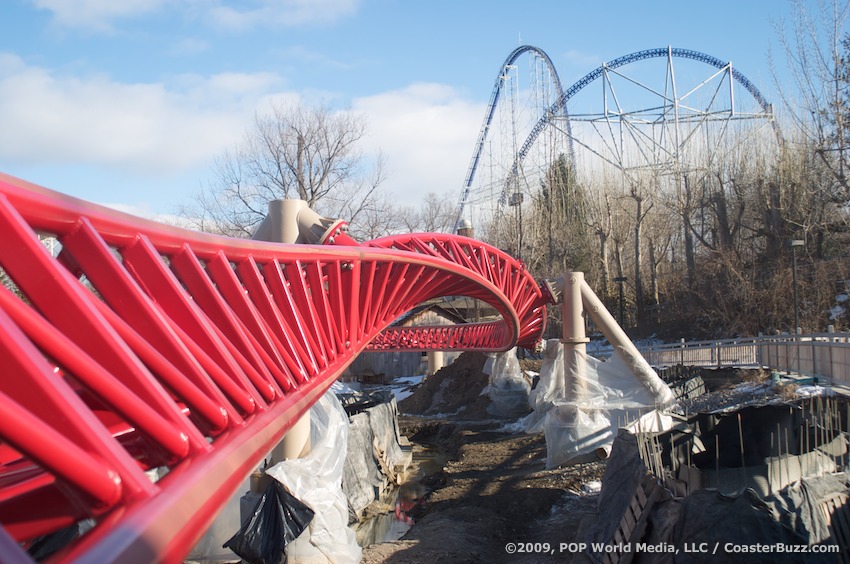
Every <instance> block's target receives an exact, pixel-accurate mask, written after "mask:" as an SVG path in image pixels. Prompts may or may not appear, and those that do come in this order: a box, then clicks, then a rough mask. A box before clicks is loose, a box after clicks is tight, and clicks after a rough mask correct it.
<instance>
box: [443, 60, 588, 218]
mask: <svg viewBox="0 0 850 564" xmlns="http://www.w3.org/2000/svg"><path fill="white" fill-rule="evenodd" d="M527 52H532V53H534V54H536V55H537V56H539V57H540V58H541V59H543V61H544V62H545V63H546V66H547V67H549V73H550V74H551V76H552V81H553V82H554V84H555V91H556V94H557V96H558V100H560V99H561V98H563V96H564V89H563V87H562V86H561V79H560V77H559V76H558V71H557V70H556V69H555V65H554V64H553V63H552V59H550V58H549V55H547V54H546V52H545V51H543V50H542V49H540V48H538V47H535V46H533V45H520V46H519V47H517V48H516V49H514V50H513V51H511V54H510V55H508V57H507V59H505V62H504V63H502V66H501V67H499V73H498V74H497V75H496V81H495V84H494V85H493V93H492V94H491V95H490V103H489V104H488V105H487V111H486V112H484V123H483V124H482V125H481V131H480V132H479V133H478V140H477V141H476V142H475V150H474V151H473V153H472V161H471V162H470V164H469V169H468V170H467V172H466V179H465V180H464V182H463V193H462V195H461V199H460V211H459V212H458V216H457V221H456V222H455V229H457V227H458V226H459V225H460V221H461V219H462V218H463V212H464V207H465V204H466V201H467V199H468V198H469V190H470V187H471V186H472V181H473V180H474V178H475V171H476V170H477V169H478V163H479V161H480V160H481V153H482V152H483V150H484V144H485V143H486V141H487V135H488V134H489V132H490V124H491V123H492V121H493V115H494V114H495V113H496V105H497V104H498V103H499V98H500V97H501V94H502V85H503V84H504V81H503V80H502V77H503V76H504V74H505V71H506V68H507V67H509V66H510V65H513V64H514V62H516V60H517V59H518V58H519V57H520V56H521V55H523V54H524V53H527ZM553 107H554V106H553ZM561 107H562V108H563V115H565V116H566V105H562V106H561ZM548 111H549V112H551V111H552V110H551V108H550V109H549V110H548ZM544 117H545V116H544ZM567 127H569V122H568V125H567ZM539 134H540V132H538V135H539ZM570 152H572V146H571V147H570Z"/></svg>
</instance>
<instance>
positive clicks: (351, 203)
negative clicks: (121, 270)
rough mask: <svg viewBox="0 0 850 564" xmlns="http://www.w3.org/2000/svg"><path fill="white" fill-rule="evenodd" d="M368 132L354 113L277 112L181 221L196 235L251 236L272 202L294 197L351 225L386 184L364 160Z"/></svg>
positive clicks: (264, 118) (378, 167) (225, 160)
mask: <svg viewBox="0 0 850 564" xmlns="http://www.w3.org/2000/svg"><path fill="white" fill-rule="evenodd" d="M365 132H366V124H365V121H364V120H363V118H362V117H361V116H359V115H358V114H355V113H353V112H351V111H334V110H332V109H330V108H329V107H327V106H324V105H322V106H315V107H308V106H305V105H302V104H291V105H275V106H273V107H272V110H271V112H270V113H269V114H262V115H261V114H257V115H256V116H255V117H254V123H253V124H252V127H251V128H250V129H249V130H248V131H247V132H246V134H245V136H244V138H243V139H242V141H241V142H240V143H238V144H236V146H235V147H234V148H232V149H231V150H228V151H226V152H225V153H224V154H223V155H221V156H220V157H219V158H218V159H216V161H215V163H214V176H215V178H214V180H213V181H212V182H211V183H210V185H209V186H207V187H206V188H205V189H202V190H201V191H200V192H199V193H198V194H197V195H196V196H195V198H194V201H193V202H192V203H191V204H188V205H186V206H183V207H182V208H181V209H179V210H178V214H179V215H181V216H183V217H185V218H186V219H187V220H188V221H189V223H190V225H191V226H192V227H195V228H197V229H202V230H205V231H215V232H219V233H224V234H228V235H233V236H250V235H251V234H252V233H253V231H254V229H255V228H256V226H257V225H259V223H260V222H261V221H262V219H263V218H264V217H265V215H266V212H267V209H268V202H269V201H271V200H275V199H282V198H299V199H302V200H305V201H307V202H308V203H309V204H310V206H311V207H313V208H314V209H316V210H317V211H319V212H320V213H322V214H324V215H328V216H332V217H345V218H347V219H348V220H349V221H350V222H352V224H354V223H355V222H356V221H357V219H358V216H359V215H360V214H361V213H362V214H364V217H365V215H368V213H367V212H368V211H369V210H372V211H374V209H373V208H374V207H375V206H376V205H379V204H378V203H377V201H376V200H377V196H378V187H379V186H380V185H381V183H382V182H383V179H384V178H383V159H382V157H381V156H380V155H377V156H376V157H374V158H371V159H367V158H366V157H365V156H364V155H363V154H362V153H361V152H360V150H359V142H360V141H361V139H362V138H363V136H364V135H365ZM374 215H375V214H374V213H373V214H372V216H374Z"/></svg>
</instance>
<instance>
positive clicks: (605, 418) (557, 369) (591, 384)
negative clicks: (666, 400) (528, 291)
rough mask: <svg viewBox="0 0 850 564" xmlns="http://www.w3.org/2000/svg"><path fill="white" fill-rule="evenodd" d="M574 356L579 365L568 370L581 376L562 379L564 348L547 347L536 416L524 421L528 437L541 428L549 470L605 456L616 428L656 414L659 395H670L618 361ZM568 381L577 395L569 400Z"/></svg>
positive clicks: (554, 343) (535, 403)
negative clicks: (577, 369) (580, 369)
mask: <svg viewBox="0 0 850 564" xmlns="http://www.w3.org/2000/svg"><path fill="white" fill-rule="evenodd" d="M572 354H574V355H578V356H581V359H580V360H581V362H575V363H571V366H583V367H584V368H583V372H584V374H578V373H575V372H573V373H570V374H567V373H565V371H564V347H563V345H562V344H561V343H560V342H558V341H557V340H554V339H553V340H550V341H548V342H547V346H546V360H544V362H543V365H542V366H541V369H540V381H539V383H538V386H537V387H538V388H540V387H541V386H542V388H541V389H540V390H539V391H537V392H536V393H535V394H534V395H533V396H532V397H533V398H534V400H533V402H532V404H531V405H532V407H533V408H534V410H535V411H534V413H532V414H531V415H529V416H528V417H526V418H525V419H524V424H525V428H526V431H527V432H539V430H540V428H541V427H542V430H543V432H544V435H545V437H546V467H547V468H554V467H555V466H560V465H562V464H565V463H567V462H570V461H572V460H574V459H578V458H579V457H583V456H584V455H587V454H590V453H593V452H596V453H597V454H598V455H599V456H602V457H604V456H607V453H608V452H610V448H611V443H612V442H613V440H614V437H615V436H616V433H617V428H618V427H620V426H622V425H625V424H627V423H629V422H631V421H633V420H635V419H637V418H639V417H640V416H642V415H643V414H645V413H648V412H650V411H652V410H654V409H655V408H656V407H657V399H658V397H659V395H661V396H662V397H666V396H667V394H671V395H672V392H670V391H669V388H667V385H666V384H664V382H663V381H661V380H660V379H658V380H659V382H660V386H659V385H657V384H656V385H653V387H652V388H649V387H647V385H646V383H645V381H644V380H643V379H639V378H637V377H636V376H635V375H634V373H633V372H632V371H631V370H630V369H629V368H628V367H627V366H626V365H625V364H623V361H622V360H621V359H620V357H619V356H618V355H612V357H611V358H610V359H608V360H606V361H601V360H598V359H596V358H593V357H590V356H587V355H586V353H584V352H581V351H573V352H572ZM656 378H658V377H657V376H656ZM567 381H572V382H574V384H573V385H572V386H571V390H580V394H576V393H573V394H572V395H567V394H566V391H565V390H566V384H565V383H566V382H567ZM662 386H663V388H667V392H666V393H664V390H663V388H661V387H662ZM535 390H536V388H535ZM659 391H661V392H662V393H661V394H659ZM541 413H545V417H542V418H541V416H540V414H541ZM541 419H542V421H541Z"/></svg>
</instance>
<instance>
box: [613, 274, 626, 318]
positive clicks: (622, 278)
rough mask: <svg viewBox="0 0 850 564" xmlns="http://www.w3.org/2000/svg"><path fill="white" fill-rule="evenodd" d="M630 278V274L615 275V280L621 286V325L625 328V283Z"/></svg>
mask: <svg viewBox="0 0 850 564" xmlns="http://www.w3.org/2000/svg"><path fill="white" fill-rule="evenodd" d="M628 279H629V277H628V276H615V277H614V282H616V283H617V284H618V285H619V286H620V327H621V328H623V329H625V324H624V323H623V319H624V318H625V315H624V310H623V283H624V282H626V281H627V280H628Z"/></svg>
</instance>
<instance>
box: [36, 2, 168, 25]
mask: <svg viewBox="0 0 850 564" xmlns="http://www.w3.org/2000/svg"><path fill="white" fill-rule="evenodd" d="M32 3H33V5H34V6H35V7H36V8H40V9H42V10H48V11H50V12H51V13H52V14H53V20H54V22H55V23H57V24H59V25H61V26H64V27H73V28H82V29H90V30H94V31H101V32H109V31H112V29H113V27H112V25H113V23H114V22H115V21H116V20H121V19H128V18H134V17H138V16H142V15H145V14H149V13H151V12H155V11H157V10H159V9H160V8H161V7H163V6H165V5H166V0H119V1H116V0H32Z"/></svg>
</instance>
